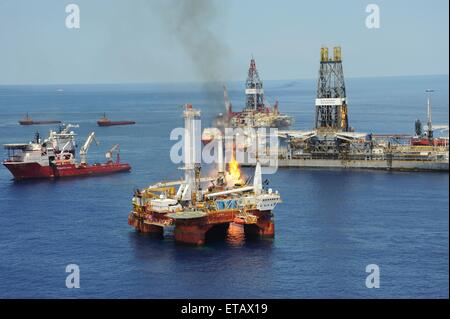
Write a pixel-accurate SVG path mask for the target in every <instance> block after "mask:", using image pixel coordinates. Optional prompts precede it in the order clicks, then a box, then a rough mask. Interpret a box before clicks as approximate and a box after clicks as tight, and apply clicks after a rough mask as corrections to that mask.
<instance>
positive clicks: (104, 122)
mask: <svg viewBox="0 0 450 319" xmlns="http://www.w3.org/2000/svg"><path fill="white" fill-rule="evenodd" d="M97 124H98V126H113V125H133V124H136V122H135V121H111V120H110V119H108V118H107V117H106V114H105V113H103V117H102V118H101V119H100V120H98V121H97Z"/></svg>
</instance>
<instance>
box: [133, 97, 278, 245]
mask: <svg viewBox="0 0 450 319" xmlns="http://www.w3.org/2000/svg"><path fill="white" fill-rule="evenodd" d="M183 114H184V119H185V132H186V134H185V137H184V152H183V153H184V155H183V156H184V167H183V168H182V170H183V171H184V179H181V180H178V181H172V182H159V183H156V184H154V185H151V186H149V187H147V188H144V189H138V190H136V191H135V192H134V196H133V199H132V206H133V209H132V211H131V213H130V214H129V215H128V224H129V225H131V226H132V227H134V228H135V229H136V230H137V231H139V232H142V233H151V234H159V235H164V234H165V233H166V232H169V233H170V232H173V235H174V238H175V241H177V242H181V243H186V244H194V245H202V244H204V243H205V241H206V239H207V238H209V235H216V236H217V235H219V236H220V235H225V234H226V233H227V229H228V227H229V225H230V223H235V224H240V225H242V227H243V229H244V232H245V234H246V236H256V237H269V238H270V237H273V236H274V234H275V228H274V218H273V209H274V208H275V206H276V205H277V204H278V203H279V202H280V201H281V198H280V195H279V194H278V192H277V191H273V190H272V189H270V188H267V187H266V186H267V183H268V182H264V183H263V181H262V171H261V165H259V164H257V165H256V168H255V173H254V176H252V177H250V178H246V179H244V177H243V176H242V175H241V172H240V169H239V164H238V162H237V161H236V159H235V156H234V155H232V156H231V158H230V159H229V161H228V171H225V159H224V156H223V154H224V152H223V144H224V143H223V136H222V134H220V132H219V134H218V135H216V136H215V138H214V141H212V143H215V142H217V143H216V144H215V147H216V148H217V149H216V150H217V153H216V152H215V154H217V173H215V174H212V175H211V176H201V164H200V161H199V159H198V158H197V156H198V154H197V150H198V149H197V148H198V147H199V145H201V143H200V132H199V131H198V130H199V128H198V127H197V126H196V125H195V121H196V119H198V118H199V117H200V111H199V110H196V109H194V108H193V107H192V105H186V106H185V110H184V113H183ZM197 141H198V143H197Z"/></svg>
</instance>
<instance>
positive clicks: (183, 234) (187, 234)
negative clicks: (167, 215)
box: [174, 225, 211, 245]
mask: <svg viewBox="0 0 450 319" xmlns="http://www.w3.org/2000/svg"><path fill="white" fill-rule="evenodd" d="M210 228H211V226H209V225H176V226H175V230H174V235H175V240H176V241H178V242H181V243H185V244H191V245H203V244H204V243H205V234H206V232H207V231H208V230H209V229H210Z"/></svg>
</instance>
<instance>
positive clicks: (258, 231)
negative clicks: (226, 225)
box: [244, 219, 275, 238]
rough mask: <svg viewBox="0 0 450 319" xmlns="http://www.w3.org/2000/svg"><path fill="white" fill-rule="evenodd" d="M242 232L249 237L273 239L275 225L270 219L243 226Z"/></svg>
mask: <svg viewBox="0 0 450 319" xmlns="http://www.w3.org/2000/svg"><path fill="white" fill-rule="evenodd" d="M244 231H245V234H246V235H248V236H249V237H260V238H273V237H275V223H274V222H273V221H272V220H270V219H268V220H261V221H258V222H257V223H256V224H246V225H244Z"/></svg>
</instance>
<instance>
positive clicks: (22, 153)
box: [3, 124, 131, 180]
mask: <svg viewBox="0 0 450 319" xmlns="http://www.w3.org/2000/svg"><path fill="white" fill-rule="evenodd" d="M73 127H78V126H77V125H70V124H68V125H63V126H62V127H61V128H60V130H59V131H52V130H50V134H49V136H48V138H47V139H45V140H44V141H42V140H41V138H40V135H39V133H36V136H35V139H34V140H33V141H32V142H29V143H23V144H4V148H5V149H6V150H7V152H8V158H7V159H6V160H4V161H3V165H4V166H5V167H6V168H7V169H8V170H9V171H10V172H11V174H12V175H13V176H14V179H16V180H23V179H35V178H58V177H72V176H91V175H100V174H110V173H117V172H123V171H129V170H130V169H131V166H130V165H129V164H127V163H121V162H120V154H119V145H114V146H113V147H112V148H111V149H110V150H109V151H108V152H106V159H107V161H106V163H102V164H100V163H96V164H88V163H87V152H88V150H89V147H90V145H91V143H92V142H93V141H95V142H96V143H97V144H98V142H97V141H96V140H95V133H94V132H91V133H90V134H89V136H88V138H87V140H86V142H85V143H84V145H83V146H82V148H81V149H80V163H77V162H76V160H75V149H76V142H75V136H76V134H75V132H73V131H70V129H71V128H73ZM114 152H116V155H117V157H116V160H115V161H113V153H114Z"/></svg>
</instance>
